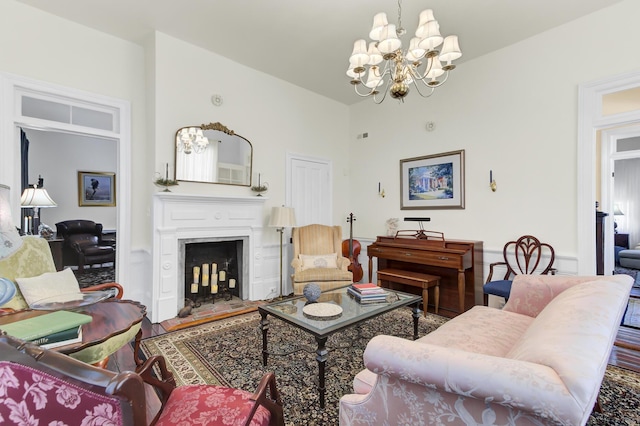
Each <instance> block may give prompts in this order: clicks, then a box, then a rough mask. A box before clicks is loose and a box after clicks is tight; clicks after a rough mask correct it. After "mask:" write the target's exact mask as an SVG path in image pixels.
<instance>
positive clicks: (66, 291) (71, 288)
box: [16, 268, 82, 306]
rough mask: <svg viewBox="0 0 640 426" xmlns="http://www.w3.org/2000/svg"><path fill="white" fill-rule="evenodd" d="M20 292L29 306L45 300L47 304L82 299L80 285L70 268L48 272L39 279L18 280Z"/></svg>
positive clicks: (39, 276)
mask: <svg viewBox="0 0 640 426" xmlns="http://www.w3.org/2000/svg"><path fill="white" fill-rule="evenodd" d="M16 281H17V283H18V287H20V292H21V293H22V296H23V297H24V300H26V302H27V304H28V305H29V306H31V305H33V304H34V303H36V302H39V301H41V300H43V299H46V300H47V302H69V301H71V300H80V299H82V293H80V285H79V284H78V280H77V279H76V276H75V275H74V274H73V271H72V270H71V269H70V268H67V269H64V270H62V271H60V272H46V273H44V274H42V275H38V276H37V277H31V278H16Z"/></svg>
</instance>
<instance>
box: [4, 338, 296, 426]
mask: <svg viewBox="0 0 640 426" xmlns="http://www.w3.org/2000/svg"><path fill="white" fill-rule="evenodd" d="M155 366H157V367H158V368H155V371H154V373H152V369H154V367H155ZM154 374H158V377H156V376H155V375H154ZM0 377H3V379H2V381H3V391H4V394H3V403H2V404H0V418H3V419H5V420H7V421H8V420H9V419H14V417H15V416H18V418H28V419H29V420H30V422H33V421H35V422H39V424H58V423H56V422H60V424H68V425H72V424H77V425H79V424H85V423H84V422H85V421H86V422H87V423H86V424H123V425H135V426H145V425H159V426H160V425H169V424H178V423H180V424H202V423H201V422H198V420H197V419H198V418H200V417H203V418H205V419H206V420H207V421H208V423H207V424H209V425H223V424H225V425H227V424H233V425H250V424H251V425H284V418H283V413H282V402H281V400H280V396H279V393H278V391H277V389H276V384H275V378H274V375H273V373H268V374H266V375H265V376H264V377H263V378H262V381H261V382H260V384H259V386H258V390H257V391H256V392H255V393H253V394H251V393H249V392H246V391H242V390H239V389H230V388H225V387H221V386H212V385H211V386H210V385H200V386H182V387H176V386H175V381H174V379H173V376H172V374H171V373H170V372H169V371H168V370H167V368H166V365H165V363H164V358H162V357H157V356H156V357H152V358H149V360H147V362H146V363H145V364H144V365H143V366H142V367H141V368H140V370H139V373H134V372H132V371H125V372H121V373H116V372H113V371H108V370H103V369H100V368H96V367H93V366H91V365H88V364H86V363H83V362H80V361H77V360H75V359H73V358H71V357H69V356H67V355H63V354H61V353H58V352H54V351H51V350H46V349H42V348H41V347H39V346H36V345H33V344H31V343H25V342H23V341H21V340H18V339H15V338H13V337H11V336H7V335H5V334H2V335H0ZM146 386H152V387H153V388H154V389H158V390H159V394H160V395H161V402H162V406H161V408H160V410H159V412H158V413H157V414H155V413H148V407H149V406H150V405H152V404H148V402H147V397H146V395H147V393H146V391H145V387H146ZM267 393H268V394H269V396H267ZM212 401H215V404H211V402H212ZM185 407H189V409H188V410H184V408H185ZM12 416H14V417H12ZM152 417H153V418H152ZM223 419H224V420H223Z"/></svg>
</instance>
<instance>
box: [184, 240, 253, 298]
mask: <svg viewBox="0 0 640 426" xmlns="http://www.w3.org/2000/svg"><path fill="white" fill-rule="evenodd" d="M184 254H185V258H184V265H185V268H184V295H185V299H189V300H191V301H192V302H193V304H194V306H196V307H198V306H200V305H201V304H203V303H215V302H216V301H217V300H226V301H228V300H231V298H232V297H234V296H235V297H237V298H240V299H242V284H243V270H242V267H243V265H242V263H243V240H242V239H238V240H226V241H206V242H191V243H188V244H185V251H184Z"/></svg>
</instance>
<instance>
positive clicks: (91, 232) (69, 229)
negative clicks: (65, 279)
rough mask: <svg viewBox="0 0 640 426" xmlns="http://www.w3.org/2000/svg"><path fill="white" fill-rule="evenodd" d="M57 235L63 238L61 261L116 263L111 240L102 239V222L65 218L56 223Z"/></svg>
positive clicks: (82, 263)
mask: <svg viewBox="0 0 640 426" xmlns="http://www.w3.org/2000/svg"><path fill="white" fill-rule="evenodd" d="M56 228H57V232H58V237H62V238H63V239H64V243H63V245H62V263H63V265H64V266H68V265H77V266H78V271H79V272H82V271H84V267H85V266H89V267H91V265H95V264H103V263H109V262H113V265H114V267H115V264H116V248H115V246H114V244H113V242H112V241H103V239H102V224H101V223H95V222H93V221H91V220H66V221H63V222H58V223H56Z"/></svg>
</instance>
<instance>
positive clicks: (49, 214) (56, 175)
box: [25, 129, 118, 230]
mask: <svg viewBox="0 0 640 426" xmlns="http://www.w3.org/2000/svg"><path fill="white" fill-rule="evenodd" d="M25 133H26V134H27V138H28V139H29V183H36V182H37V180H38V176H42V178H43V179H44V187H45V189H46V190H47V192H48V193H49V195H50V196H51V198H52V199H53V200H54V201H55V202H56V204H58V207H55V208H47V209H41V210H40V221H41V222H42V223H46V224H47V225H49V226H50V227H51V228H53V229H54V230H55V229H56V227H55V224H56V223H57V222H60V221H63V220H71V219H86V220H92V221H94V222H96V223H101V224H102V227H103V229H105V230H113V229H116V225H117V223H116V208H115V207H93V206H82V207H81V206H79V205H78V172H79V171H84V172H110V173H115V172H116V142H115V141H113V140H106V139H97V138H89V137H85V136H78V135H69V134H65V133H56V132H42V131H38V130H32V129H27V130H25ZM117 178H118V176H117V175H116V179H117ZM117 202H118V194H117V193H116V203H117Z"/></svg>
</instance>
